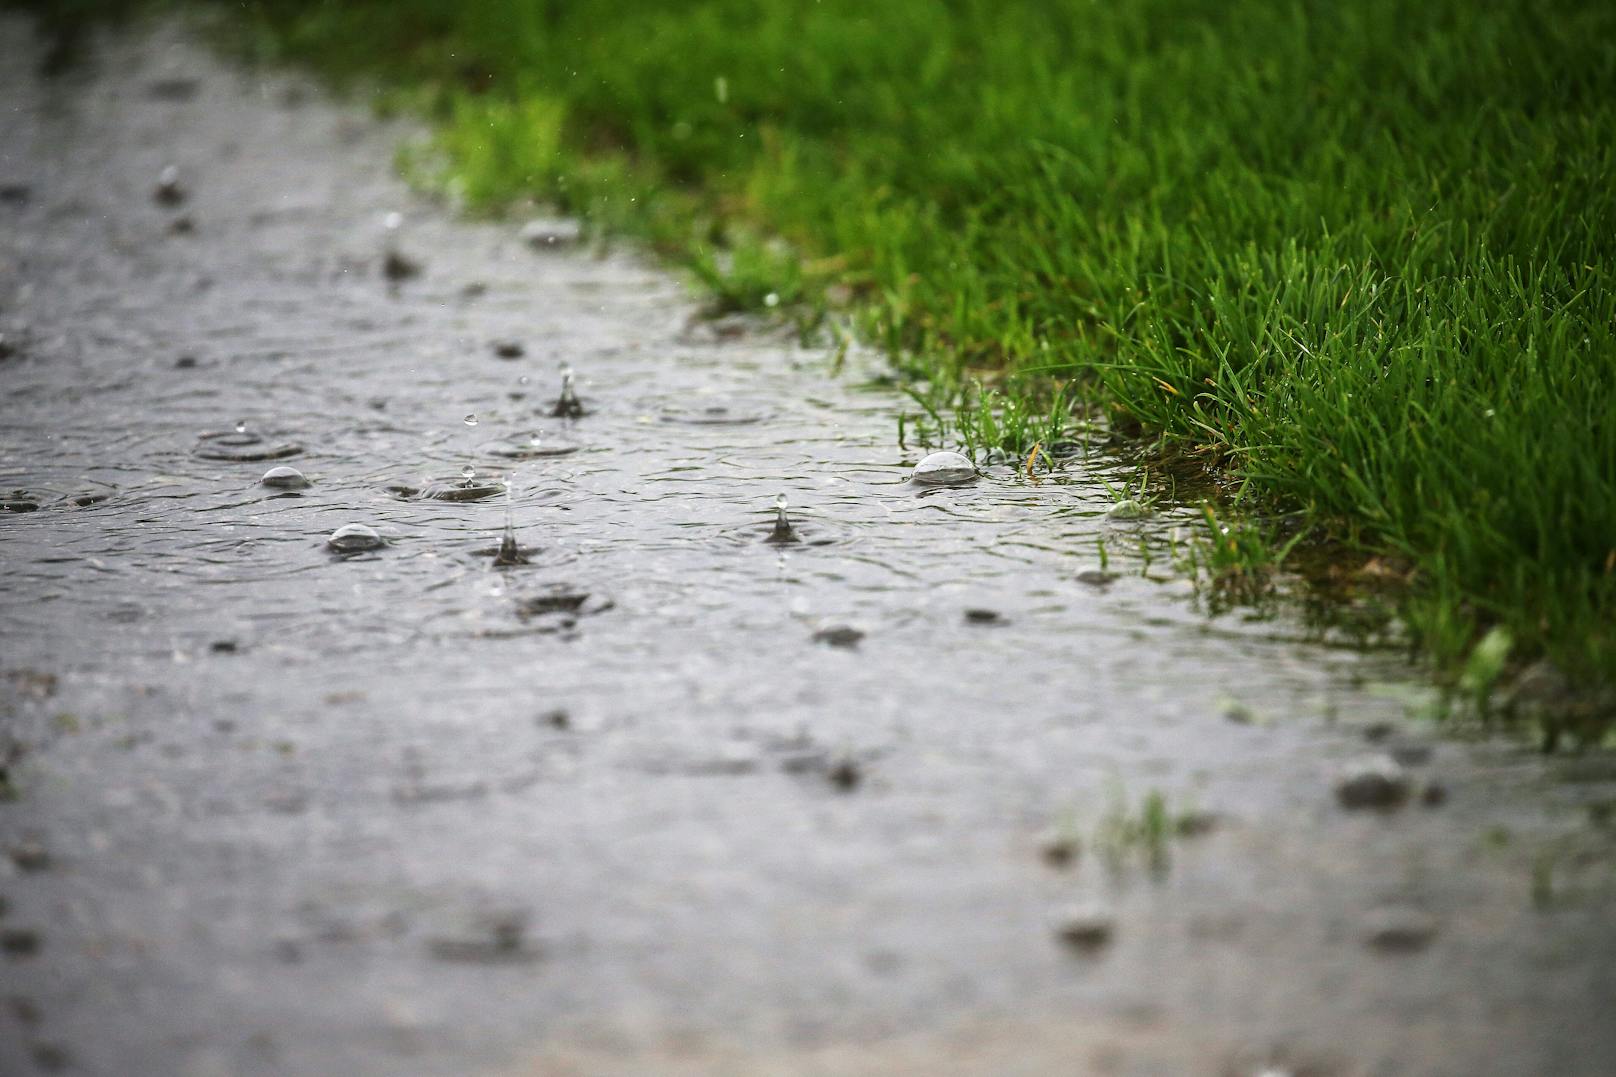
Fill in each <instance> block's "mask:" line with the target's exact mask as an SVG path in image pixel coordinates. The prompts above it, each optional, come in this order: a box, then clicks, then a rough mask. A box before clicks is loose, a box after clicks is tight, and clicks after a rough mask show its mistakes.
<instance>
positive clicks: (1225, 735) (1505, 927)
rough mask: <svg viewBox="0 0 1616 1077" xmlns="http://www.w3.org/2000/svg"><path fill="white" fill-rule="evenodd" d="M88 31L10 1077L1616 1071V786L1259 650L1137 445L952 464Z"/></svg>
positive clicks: (7, 94) (1, 251)
mask: <svg viewBox="0 0 1616 1077" xmlns="http://www.w3.org/2000/svg"><path fill="white" fill-rule="evenodd" d="M40 55H41V46H40V44H39V43H38V42H37V41H35V40H33V39H32V38H31V36H30V34H29V32H28V30H27V28H26V26H25V24H23V23H21V22H19V21H16V20H12V19H7V20H5V21H0V101H3V102H4V106H3V109H4V110H3V111H0V333H3V334H4V336H3V342H4V343H3V348H0V351H3V354H4V358H3V359H0V386H3V387H4V398H3V399H4V404H3V408H4V412H3V415H0V494H3V495H4V499H5V503H6V508H7V510H8V511H6V512H5V513H3V514H0V564H3V573H4V575H3V578H0V646H3V657H0V670H3V676H4V680H3V681H0V699H3V711H0V723H3V725H0V730H3V734H0V736H3V740H0V766H3V767H4V775H3V777H4V782H3V783H0V796H3V797H4V798H5V799H4V801H3V802H0V842H3V845H4V852H5V854H6V855H5V856H4V857H3V858H0V995H3V996H4V997H5V1000H6V1001H5V1004H4V1012H3V1013H0V1028H3V1029H4V1031H3V1033H0V1071H4V1072H6V1073H28V1072H35V1071H40V1072H48V1071H54V1070H64V1071H69V1072H85V1073H106V1074H272V1073H289V1074H310V1075H313V1074H331V1073H343V1074H395V1073H411V1074H444V1075H451V1074H453V1075H461V1074H468V1073H479V1074H563V1073H579V1074H595V1073H636V1074H648V1073H657V1074H663V1073H679V1072H689V1073H737V1074H740V1073H745V1074H751V1073H789V1074H796V1073H871V1072H913V1073H925V1074H938V1073H1024V1074H1043V1073H1087V1072H1094V1073H1120V1074H1199V1073H1207V1074H1221V1073H1251V1074H1255V1073H1260V1072H1271V1073H1296V1074H1300V1073H1314V1074H1360V1073H1363V1074H1369V1073H1375V1074H1465V1075H1470V1074H1525V1073H1532V1074H1537V1073H1554V1074H1607V1073H1611V1072H1616V1022H1613V1021H1612V1020H1611V1014H1612V1013H1613V1012H1616V1010H1613V1003H1616V917H1613V916H1612V913H1613V912H1616V831H1613V829H1612V826H1613V822H1616V765H1613V764H1612V761H1611V760H1609V759H1608V758H1595V757H1582V758H1576V759H1544V758H1542V757H1540V756H1537V755H1535V754H1534V753H1533V752H1531V751H1530V750H1528V749H1527V748H1525V747H1522V746H1520V745H1517V744H1515V743H1513V742H1511V741H1508V740H1502V739H1494V740H1481V739H1479V738H1475V737H1471V738H1467V739H1461V738H1456V737H1454V736H1452V735H1447V734H1446V733H1444V731H1443V730H1439V729H1438V728H1436V727H1434V726H1431V725H1429V724H1424V723H1422V722H1420V721H1418V720H1415V719H1412V718H1410V717H1409V711H1410V708H1411V706H1412V707H1414V709H1418V705H1419V703H1420V701H1421V700H1422V698H1424V696H1425V693H1424V691H1423V690H1422V688H1421V686H1420V685H1419V683H1418V681H1417V680H1415V679H1412V678H1413V674H1411V673H1410V672H1409V671H1408V670H1407V669H1406V668H1405V667H1404V666H1403V665H1402V664H1401V662H1400V658H1399V655H1398V654H1397V653H1396V652H1395V651H1388V650H1378V651H1376V650H1367V651H1366V650H1360V649H1355V648H1353V647H1349V646H1344V645H1341V644H1340V643H1336V642H1331V641H1329V640H1328V639H1319V638H1316V637H1315V635H1314V634H1313V633H1310V632H1309V631H1308V630H1306V629H1305V628H1304V626H1302V625H1301V624H1300V622H1298V621H1296V620H1295V619H1293V618H1290V617H1288V616H1285V615H1281V616H1279V617H1277V618H1272V619H1266V620H1253V619H1246V618H1242V617H1241V616H1240V615H1239V614H1238V613H1235V614H1229V615H1225V616H1222V617H1219V618H1215V619H1208V618H1206V617H1205V616H1203V614H1202V613H1201V612H1200V611H1198V610H1197V608H1196V607H1195V605H1194V603H1192V601H1191V600H1190V596H1189V590H1188V586H1187V584H1186V583H1185V581H1183V580H1175V579H1174V578H1173V575H1174V574H1173V572H1172V571H1171V569H1169V568H1167V567H1166V565H1165V564H1164V557H1163V556H1162V555H1163V553H1164V546H1165V542H1166V540H1167V535H1168V533H1169V530H1170V529H1171V527H1173V526H1174V525H1175V524H1177V523H1183V522H1184V521H1185V520H1187V519H1189V518H1190V516H1191V514H1190V512H1189V511H1188V510H1174V509H1171V508H1167V507H1164V508H1162V509H1161V510H1160V511H1158V512H1156V513H1155V514H1154V515H1152V516H1149V517H1147V518H1145V519H1143V520H1129V521H1122V520H1116V519H1112V518H1108V517H1107V516H1106V515H1105V512H1106V510H1107V509H1108V508H1109V507H1110V505H1111V497H1110V495H1109V494H1108V493H1107V492H1106V490H1105V489H1104V487H1103V486H1102V484H1101V482H1100V480H1101V479H1102V478H1107V477H1109V478H1112V479H1113V480H1115V479H1117V478H1119V477H1123V476H1125V475H1126V472H1124V471H1121V470H1120V469H1119V468H1118V467H1117V466H1116V465H1114V464H1110V463H1108V462H1107V458H1106V457H1104V456H1103V455H1092V456H1090V457H1088V458H1081V457H1079V458H1076V459H1073V460H1071V461H1069V462H1068V463H1067V464H1066V466H1065V467H1064V469H1063V470H1062V471H1061V472H1060V473H1059V474H1057V475H1055V476H1052V477H1051V478H1047V479H1045V480H1044V481H1042V482H1039V483H1029V482H1027V481H1025V480H1024V479H1021V478H1018V477H1017V476H1016V475H1015V474H1014V472H1013V471H1012V469H1010V468H1007V467H1000V468H989V469H987V472H986V474H985V475H984V476H983V477H982V478H981V479H979V480H978V481H976V482H975V483H974V484H971V485H967V486H963V487H958V488H944V489H926V488H921V487H916V486H914V485H912V484H911V483H909V482H908V475H909V472H910V470H911V468H912V467H913V466H914V464H915V463H916V462H917V461H918V459H919V457H920V455H921V453H920V452H919V451H918V450H917V449H916V448H915V447H913V446H911V447H909V448H904V447H900V445H899V444H898V442H897V428H896V424H895V421H894V416H895V415H896V413H897V411H898V410H899V409H900V408H901V406H902V401H901V399H900V398H898V397H896V396H894V395H891V394H889V393H884V392H881V391H874V390H861V389H859V388H857V385H858V383H859V381H860V379H861V374H860V372H861V371H863V372H866V373H867V372H868V371H869V370H870V369H874V368H876V367H878V365H879V359H878V357H874V356H867V355H855V356H854V358H853V360H852V362H851V363H850V368H851V369H850V371H849V372H847V373H844V374H842V375H841V376H839V377H837V376H833V375H832V373H831V371H830V364H829V361H828V358H827V355H826V354H825V352H824V350H823V349H818V348H799V347H796V346H795V345H794V344H793V343H792V342H791V338H790V335H789V334H788V333H782V332H778V331H774V330H770V329H768V328H767V327H760V326H755V325H746V324H740V323H725V324H720V325H713V324H710V323H706V322H703V321H701V320H700V319H693V317H692V315H693V313H694V312H695V309H696V307H695V302H694V301H693V300H692V298H691V297H690V296H689V294H688V293H687V292H686V291H685V290H684V289H683V288H682V287H681V285H680V284H679V283H678V282H676V281H674V280H671V279H670V278H669V277H668V276H667V275H666V274H664V273H662V272H659V271H657V270H655V269H653V268H650V267H648V266H647V265H646V264H645V263H643V262H642V261H640V260H638V259H636V258H635V257H632V256H630V255H629V254H626V253H602V252H601V251H599V250H597V249H594V248H592V247H574V246H572V245H570V244H568V243H566V242H561V243H556V244H547V243H541V244H540V245H539V249H534V247H533V246H532V245H530V244H529V243H528V242H526V241H525V240H524V239H523V238H522V237H521V236H520V235H519V232H518V225H519V223H520V222H513V223H509V224H469V223H465V222H461V221H457V220H455V219H454V218H453V216H452V215H451V214H449V213H448V212H446V211H445V210H442V209H439V208H435V207H433V206H431V205H429V204H427V203H425V202H423V201H421V200H420V199H418V198H414V197H412V196H410V195H409V194H408V193H407V192H406V191H405V189H404V188H403V186H402V185H401V184H400V183H399V182H398V181H397V180H396V179H395V178H394V177H393V175H392V172H391V168H390V162H391V159H392V152H393V149H394V147H395V146H396V145H397V143H398V141H399V139H401V138H403V137H406V136H407V135H408V134H409V132H407V131H405V130H403V129H401V128H398V127H389V126H386V125H383V124H380V123H378V122H376V121H374V120H372V119H371V118H369V117H368V116H367V115H366V114H365V112H364V111H363V110H361V109H357V108H353V107H343V106H339V105H334V104H332V103H331V102H330V101H329V100H327V99H325V98H324V97H322V95H320V94H319V93H317V92H315V91H314V90H312V89H311V88H309V87H308V86H306V85H304V84H302V83H300V82H298V81H296V80H295V79H292V78H290V77H286V76H281V75H273V76H264V75H261V74H244V73H240V72H236V71H232V70H230V69H228V68H226V67H223V66H221V65H220V64H219V63H218V62H217V61H215V60H213V59H211V58H209V57H208V56H207V55H206V53H205V52H203V51H202V50H200V49H198V48H197V47H195V46H193V45H190V44H186V43H185V42H184V39H183V38H182V36H180V35H179V34H178V33H177V32H176V31H174V30H172V29H163V30H159V31H158V32H156V33H155V34H154V35H152V34H146V33H132V32H131V33H125V34H124V35H123V36H122V37H121V39H120V40H118V41H116V42H103V43H102V44H101V45H100V46H99V47H98V48H96V49H95V50H94V51H93V52H92V62H91V64H90V65H89V66H87V67H81V68H79V69H76V70H74V71H70V72H69V73H67V74H65V75H62V76H59V77H57V78H55V79H51V80H47V79H44V78H42V77H40V76H38V75H36V73H35V71H36V67H37V61H38V58H39V56H40ZM170 165H172V166H174V168H175V172H174V173H172V174H170V175H169V177H167V180H166V181H165V178H164V176H163V172H164V169H165V167H166V166H170ZM390 212H396V213H398V214H400V215H401V218H402V223H400V224H399V226H398V227H397V228H394V229H389V228H388V227H387V221H386V215H387V214H388V213H390ZM561 238H562V239H563V240H565V239H566V238H567V237H566V236H565V235H563V236H562V237H561ZM389 250H392V251H394V252H395V253H396V254H398V255H399V257H397V258H392V259H389V258H388V257H387V253H388V251H389ZM389 269H391V271H392V272H391V279H390V276H389ZM411 270H418V272H415V273H412V272H411ZM565 365H570V366H571V367H572V368H573V370H574V371H576V385H577V389H578V392H579V394H580V396H581V398H582V404H583V406H584V407H585V408H586V409H588V411H589V413H588V414H586V415H584V416H582V417H579V418H576V419H564V418H557V417H555V416H553V415H551V414H549V412H550V410H551V407H552V405H553V403H554V401H555V397H556V393H557V391H558V389H559V387H560V383H561V370H562V367H563V366H565ZM468 418H469V419H471V420H472V421H471V422H468ZM238 425H239V426H240V427H241V429H240V431H239V432H238V430H237V427H238ZM535 437H537V438H538V442H537V445H535V444H534V438H535ZM277 465H284V466H291V467H295V468H297V469H298V470H299V471H300V472H301V473H302V474H303V475H305V476H306V477H307V479H308V480H310V485H308V486H307V487H306V488H302V489H289V488H285V487H266V486H264V485H262V484H261V483H260V481H259V480H260V476H262V475H263V474H264V472H265V471H267V470H268V469H269V468H271V467H274V466H277ZM468 467H469V468H471V469H472V470H473V478H472V479H471V480H470V481H471V482H473V483H483V484H487V485H489V486H490V487H491V491H490V492H491V494H492V496H490V497H488V498H484V499H453V500H443V499H439V498H436V497H431V496H428V495H429V494H430V493H433V492H434V491H435V492H437V493H439V494H445V493H447V494H448V495H449V496H450V497H451V498H460V497H461V494H463V492H464V491H461V492H460V493H456V491H457V490H459V488H460V487H461V486H462V484H464V483H465V482H466V481H467V480H465V478H464V477H463V473H464V470H465V469H467V468H468ZM506 480H508V481H509V483H510V487H511V490H510V495H509V497H508V498H507V497H506V495H505V494H504V493H503V492H502V490H501V489H500V488H499V487H498V486H497V484H498V483H500V482H503V481H506ZM781 493H784V494H786V495H787V497H788V499H789V502H790V506H791V508H790V512H791V514H792V518H793V521H794V524H795V526H796V528H797V530H798V533H799V536H800V537H801V538H802V539H803V540H804V541H802V542H800V543H796V544H788V545H783V546H781V545H771V544H769V543H766V542H765V541H763V540H764V539H765V538H766V537H767V535H768V534H769V531H770V525H771V522H772V519H773V509H772V505H773V502H774V499H775V497H776V496H777V495H778V494H781ZM507 512H509V514H510V517H511V519H512V522H513V523H514V527H515V533H516V536H517V539H518V542H519V543H520V545H521V546H522V547H523V551H522V552H523V555H524V556H525V558H526V559H527V561H528V562H529V563H528V564H526V565H525V566H512V567H505V568H500V567H496V566H495V565H494V563H493V562H494V559H495V558H494V555H495V553H496V552H497V550H498V548H499V546H500V545H501V532H502V529H503V527H504V524H505V521H506V516H507ZM347 524H362V525H366V526H369V527H372V528H374V529H375V530H376V532H377V533H378V535H379V536H380V538H381V539H382V540H383V541H384V545H382V546H381V547H380V548H379V549H375V550H370V551H361V552H357V553H353V554H351V555H348V556H340V555H338V554H335V553H333V552H332V551H331V550H330V549H329V548H328V546H327V544H326V539H327V536H329V535H330V534H331V533H332V532H333V531H335V530H336V529H337V528H339V527H341V526H343V525H347ZM1099 539H1104V540H1105V541H1106V544H1107V547H1108V549H1110V551H1111V557H1112V559H1111V566H1110V567H1111V569H1112V570H1113V571H1117V572H1119V573H1120V574H1121V575H1120V578H1118V579H1116V580H1115V581H1114V582H1112V583H1110V584H1109V585H1106V586H1096V585H1094V584H1091V583H1084V582H1081V581H1080V580H1079V579H1078V574H1079V573H1080V572H1081V571H1083V570H1085V569H1091V568H1093V567H1094V559H1095V556H1096V543H1097V540H1099ZM1142 541H1143V542H1144V543H1145V544H1146V548H1152V549H1155V550H1156V551H1157V554H1158V557H1157V559H1156V561H1155V562H1154V563H1153V564H1152V565H1151V566H1149V567H1148V569H1147V568H1146V566H1145V565H1144V564H1143V563H1142V562H1141V561H1140V559H1139V558H1138V556H1137V551H1138V549H1139V547H1140V543H1141V542H1142ZM1090 578H1092V577H1090ZM971 611H979V612H975V613H972V612H971ZM1387 753H1390V754H1391V755H1392V756H1394V757H1395V758H1396V759H1397V760H1398V762H1397V764H1396V766H1397V767H1398V768H1399V769H1397V770H1395V771H1390V772H1389V776H1387V775H1381V776H1380V777H1376V775H1375V774H1373V773H1367V774H1364V775H1360V780H1359V783H1358V784H1357V785H1354V786H1352V787H1350V788H1349V789H1347V790H1346V792H1347V794H1348V799H1355V800H1357V801H1369V802H1384V801H1391V802H1393V803H1391V804H1390V805H1389V806H1381V807H1374V806H1367V807H1358V808H1351V807H1348V806H1346V805H1345V804H1344V803H1343V800H1342V798H1341V797H1340V796H1338V790H1337V783H1338V780H1339V778H1340V776H1341V774H1342V773H1343V769H1344V768H1349V769H1350V768H1351V767H1352V766H1353V765H1354V763H1355V761H1357V760H1361V759H1363V758H1364V757H1366V756H1377V755H1384V754H1387ZM1375 765H1376V766H1382V767H1384V766H1388V764H1386V763H1385V762H1384V761H1382V762H1380V763H1377V764H1375ZM1428 800H1429V801H1430V802H1429V803H1428V802H1427V801H1428ZM1052 835H1053V838H1052Z"/></svg>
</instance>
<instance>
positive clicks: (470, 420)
mask: <svg viewBox="0 0 1616 1077" xmlns="http://www.w3.org/2000/svg"><path fill="white" fill-rule="evenodd" d="M460 421H461V422H463V423H465V424H466V425H467V426H476V425H477V423H478V422H479V421H480V420H479V419H478V418H477V413H476V412H475V411H468V412H467V413H466V417H465V418H464V419H461V420H460Z"/></svg>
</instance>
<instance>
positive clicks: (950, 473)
mask: <svg viewBox="0 0 1616 1077" xmlns="http://www.w3.org/2000/svg"><path fill="white" fill-rule="evenodd" d="M911 477H912V478H913V479H914V481H915V482H918V483H924V484H925V485H927V486H959V485H962V484H964V483H967V482H970V481H972V480H973V479H975V478H976V465H975V464H973V463H971V462H970V460H968V459H966V458H965V457H964V456H962V455H960V454H959V453H957V452H934V453H932V454H931V455H930V456H928V457H926V458H925V459H924V460H922V461H920V463H919V464H917V465H915V471H914V474H913V475H912V476H911Z"/></svg>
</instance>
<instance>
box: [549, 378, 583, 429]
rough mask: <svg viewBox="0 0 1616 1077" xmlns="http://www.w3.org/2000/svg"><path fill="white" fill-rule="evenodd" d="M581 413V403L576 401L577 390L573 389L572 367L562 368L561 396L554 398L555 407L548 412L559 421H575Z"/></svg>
mask: <svg viewBox="0 0 1616 1077" xmlns="http://www.w3.org/2000/svg"><path fill="white" fill-rule="evenodd" d="M583 413H584V404H583V401H581V400H579V399H578V390H577V389H575V388H574V387H573V374H572V367H570V366H565V367H562V368H561V395H560V396H559V397H557V398H556V402H555V407H554V408H552V409H551V410H550V414H552V415H554V416H556V417H557V418H561V419H576V418H578V417H580V416H581V415H583Z"/></svg>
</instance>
